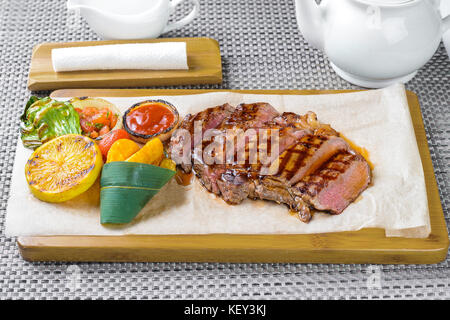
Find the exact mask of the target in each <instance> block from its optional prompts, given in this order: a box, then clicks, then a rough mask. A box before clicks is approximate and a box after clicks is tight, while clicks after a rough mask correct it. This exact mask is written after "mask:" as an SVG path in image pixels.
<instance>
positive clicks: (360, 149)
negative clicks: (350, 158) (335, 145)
mask: <svg viewBox="0 0 450 320" xmlns="http://www.w3.org/2000/svg"><path fill="white" fill-rule="evenodd" d="M339 137H341V138H342V139H344V140H345V141H346V142H347V143H348V144H349V145H350V147H351V148H352V149H353V150H355V151H356V152H358V153H359V154H360V155H362V156H363V158H364V159H366V161H367V163H368V164H369V167H370V170H373V168H374V167H375V165H374V164H373V163H372V162H371V161H370V154H369V151H368V150H367V149H366V148H363V147H360V146H358V145H357V144H355V143H354V142H353V141H352V140H350V139H349V138H347V137H346V136H344V135H343V134H342V133H339Z"/></svg>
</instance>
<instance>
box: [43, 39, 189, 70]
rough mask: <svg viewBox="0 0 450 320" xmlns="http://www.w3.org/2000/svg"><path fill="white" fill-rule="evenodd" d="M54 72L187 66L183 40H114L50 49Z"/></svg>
mask: <svg viewBox="0 0 450 320" xmlns="http://www.w3.org/2000/svg"><path fill="white" fill-rule="evenodd" d="M52 62H53V69H54V70H55V72H62V71H78V70H112V69H148V70H175V69H184V70H186V69H189V67H188V64H187V53H186V43H185V42H161V43H133V44H114V45H103V46H90V47H70V48H59V49H53V50H52Z"/></svg>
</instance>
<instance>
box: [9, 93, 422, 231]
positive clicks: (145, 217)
mask: <svg viewBox="0 0 450 320" xmlns="http://www.w3.org/2000/svg"><path fill="white" fill-rule="evenodd" d="M104 98H105V99H107V100H109V101H111V102H112V103H114V104H116V105H117V106H118V108H119V109H121V110H122V111H125V110H126V109H127V108H129V107H130V106H131V105H133V104H134V103H136V102H139V101H143V100H146V99H150V98H151V99H156V98H157V99H164V100H167V101H169V102H171V103H172V104H173V105H175V106H176V107H177V108H178V110H179V112H180V114H181V115H182V116H184V115H185V114H187V113H194V112H198V111H201V110H203V109H205V108H207V107H212V106H216V105H220V104H223V103H225V102H228V103H230V104H232V105H235V106H236V105H238V104H239V103H243V102H245V103H252V102H269V103H271V104H272V105H273V106H274V107H275V108H276V109H277V110H278V111H280V112H284V111H292V112H296V113H299V114H303V113H306V112H307V111H314V112H315V113H317V115H318V118H319V120H320V121H321V122H324V123H330V124H331V125H332V127H333V128H335V129H336V130H338V131H339V132H341V133H342V134H344V135H345V136H346V137H347V138H349V139H350V140H352V141H353V142H355V143H356V144H357V145H359V146H362V147H364V148H366V149H367V150H369V152H370V160H371V162H372V163H373V164H374V165H375V167H374V170H373V177H374V183H373V185H372V186H371V187H369V188H368V189H367V190H366V191H365V192H364V193H363V194H362V197H361V198H360V199H359V200H358V201H356V202H355V203H353V204H351V205H350V206H349V207H348V208H347V209H346V210H345V211H344V212H343V213H342V214H341V215H339V216H331V215H328V214H324V213H319V214H316V215H315V216H314V218H313V219H312V221H311V222H310V223H308V224H305V223H302V222H300V221H299V220H298V219H297V218H296V217H295V216H293V215H291V214H289V212H288V209H287V207H285V206H284V205H278V204H276V203H272V202H268V201H261V200H259V201H252V200H245V201H244V203H242V204H241V205H238V206H230V205H227V204H226V203H225V202H223V201H222V200H221V199H220V198H217V197H216V196H214V195H212V194H210V193H208V192H206V191H205V190H204V189H203V187H201V185H200V184H199V183H198V182H197V180H195V181H194V183H192V184H191V185H190V186H187V187H183V186H180V185H178V184H177V183H176V182H175V181H174V180H172V181H171V182H170V183H169V184H168V185H166V186H165V187H164V188H163V189H162V190H161V191H160V192H159V194H157V195H156V196H155V197H154V198H153V199H152V200H151V201H150V202H149V203H148V204H147V206H146V207H145V208H144V209H143V210H142V212H141V213H140V214H139V216H138V217H137V218H136V219H135V220H134V221H133V222H132V223H131V224H129V225H126V226H118V227H114V228H111V227H104V226H102V225H101V224H100V223H99V218H100V217H99V215H100V210H99V185H98V183H97V184H96V185H94V186H93V187H92V188H91V189H90V190H89V191H88V192H86V193H85V194H83V195H81V196H79V197H78V198H76V199H73V200H71V201H68V202H66V203H62V204H50V203H45V202H42V201H39V200H38V199H36V198H34V197H33V196H32V195H31V193H30V192H29V191H28V186H27V183H26V180H25V177H24V166H25V163H26V161H27V159H28V157H29V156H30V154H31V152H30V151H29V150H27V149H25V148H24V147H23V146H22V143H21V142H19V143H18V146H17V152H16V160H15V164H14V170H13V175H12V185H11V191H10V199H9V201H8V207H7V217H6V235H7V236H23V235H122V234H205V233H239V234H296V233H297V234H301V233H324V232H337V231H351V230H359V229H362V228H368V227H378V228H383V229H385V230H386V236H403V237H427V236H428V235H429V233H430V222H429V212H428V201H427V196H426V190H425V181H424V173H423V169H422V163H421V160H420V155H419V151H418V147H417V142H416V139H415V134H414V129H413V126H412V122H411V116H410V113H409V109H408V105H407V100H406V94H405V89H404V87H403V85H395V86H392V87H389V88H386V89H381V90H372V91H364V92H358V93H345V94H335V95H310V96H303V95H295V96H292V95H252V94H239V93H220V92H217V93H207V94H199V95H184V96H168V97H165V96H157V97H156V96H154V97H137V98H108V97H104Z"/></svg>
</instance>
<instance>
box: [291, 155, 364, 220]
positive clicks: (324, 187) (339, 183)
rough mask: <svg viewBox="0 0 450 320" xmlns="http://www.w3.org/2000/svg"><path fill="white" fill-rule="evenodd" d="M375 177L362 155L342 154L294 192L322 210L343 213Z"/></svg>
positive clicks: (332, 159)
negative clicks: (372, 177) (372, 176)
mask: <svg viewBox="0 0 450 320" xmlns="http://www.w3.org/2000/svg"><path fill="white" fill-rule="evenodd" d="M370 180H371V172H370V168H369V165H368V163H367V161H365V160H364V158H363V157H362V156H360V155H358V154H352V153H350V152H343V153H338V154H337V155H335V156H334V157H332V158H331V159H330V160H329V161H328V162H327V163H325V164H324V165H323V166H322V167H321V168H320V169H319V170H317V172H315V173H314V174H312V175H310V176H307V177H305V178H304V179H303V180H302V181H300V182H299V183H297V184H296V185H295V186H294V187H293V188H292V192H293V194H295V195H297V196H299V197H301V198H302V199H303V200H304V201H306V202H307V203H308V204H310V205H311V206H313V207H314V208H315V209H317V210H320V211H327V212H329V213H332V214H340V213H342V211H344V209H345V208H347V206H348V205H349V204H350V203H351V202H353V201H355V200H356V198H357V197H358V196H359V195H360V194H361V192H362V191H364V190H365V189H366V188H367V187H368V185H369V183H370Z"/></svg>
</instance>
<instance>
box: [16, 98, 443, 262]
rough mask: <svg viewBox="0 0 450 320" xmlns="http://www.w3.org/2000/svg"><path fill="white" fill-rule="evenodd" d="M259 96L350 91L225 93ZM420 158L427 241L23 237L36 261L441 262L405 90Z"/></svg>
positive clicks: (412, 102) (436, 214)
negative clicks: (428, 224)
mask: <svg viewBox="0 0 450 320" xmlns="http://www.w3.org/2000/svg"><path fill="white" fill-rule="evenodd" d="M218 91H227V90H59V91H56V92H54V93H53V94H52V97H55V98H58V97H78V96H91V97H95V96H98V97H134V96H136V97H137V96H152V95H157V96H160V95H165V96H170V95H183V94H196V93H205V92H218ZM228 91H234V92H243V93H254V94H329V93H342V92H350V91H314V90H307V91H306V90H304V91H303V90H302V91H299V90H295V91H294V90H293V91H288V90H265V91H261V90H259V91H250V90H228ZM407 95H408V102H409V107H410V112H411V116H412V120H413V124H414V130H415V133H416V138H417V142H418V146H419V151H420V156H421V158H422V164H423V169H424V173H425V183H426V187H427V195H428V205H429V211H430V219H431V234H430V236H429V237H428V238H427V239H406V238H386V237H385V235H384V230H382V229H374V228H373V229H363V230H360V231H355V232H339V233H325V234H303V235H275V234H274V235H266V234H264V235H238V234H208V235H129V236H44V237H20V238H19V239H18V245H19V249H20V253H21V254H22V256H23V258H24V259H26V260H31V261H50V260H54V261H151V262H172V261H175V262H177V261H187V262H270V263H280V262H283V263H285V262H292V263H380V264H411V263H420V264H431V263H438V262H440V261H443V260H444V259H445V257H446V255H447V250H448V246H449V239H448V233H447V227H446V224H445V219H444V213H443V211H442V206H441V202H440V198H439V192H438V188H437V185H436V179H435V176H434V172H433V164H432V162H431V157H430V152H429V150H428V143H427V139H426V136H425V129H424V125H423V120H422V114H421V112H420V105H419V100H418V98H417V96H416V95H415V94H414V93H412V92H407Z"/></svg>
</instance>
